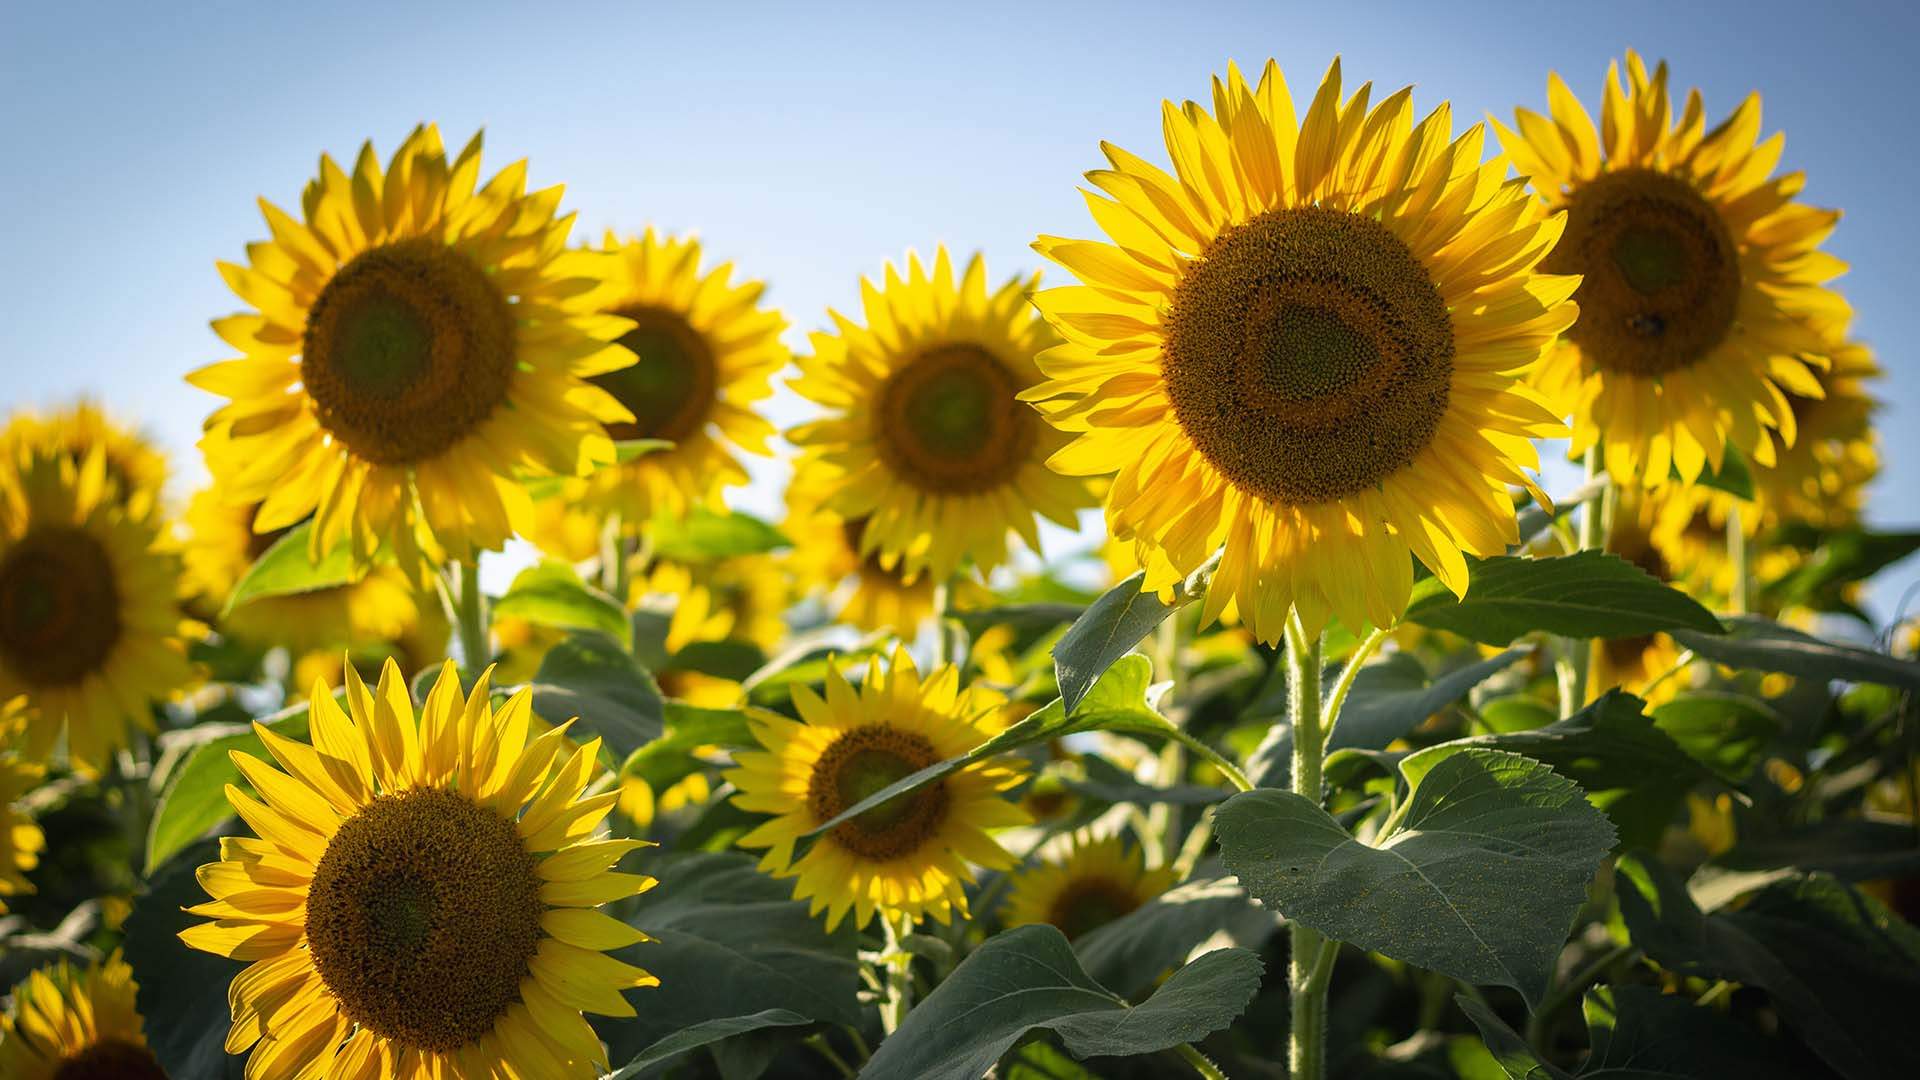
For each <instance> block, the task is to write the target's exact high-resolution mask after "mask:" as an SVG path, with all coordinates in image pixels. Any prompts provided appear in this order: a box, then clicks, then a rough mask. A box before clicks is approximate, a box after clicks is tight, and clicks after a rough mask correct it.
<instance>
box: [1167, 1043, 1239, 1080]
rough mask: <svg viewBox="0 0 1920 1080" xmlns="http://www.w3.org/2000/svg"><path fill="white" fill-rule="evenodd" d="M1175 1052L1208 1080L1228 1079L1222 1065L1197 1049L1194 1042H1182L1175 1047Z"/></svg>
mask: <svg viewBox="0 0 1920 1080" xmlns="http://www.w3.org/2000/svg"><path fill="white" fill-rule="evenodd" d="M1173 1052H1174V1053H1176V1054H1179V1055H1180V1057H1181V1060H1183V1061H1185V1062H1186V1063H1187V1064H1189V1065H1191V1066H1193V1071H1194V1072H1196V1073H1199V1074H1200V1075H1201V1076H1203V1077H1205V1078H1206V1080H1227V1074H1226V1073H1223V1072H1221V1071H1220V1066H1218V1065H1215V1064H1214V1063H1213V1062H1212V1061H1209V1060H1208V1059H1207V1055H1205V1054H1203V1053H1201V1052H1200V1051H1198V1050H1195V1049H1194V1048H1193V1044H1192V1043H1181V1044H1180V1045H1179V1046H1176V1047H1174V1048H1173Z"/></svg>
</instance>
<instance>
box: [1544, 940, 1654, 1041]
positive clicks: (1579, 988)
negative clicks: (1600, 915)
mask: <svg viewBox="0 0 1920 1080" xmlns="http://www.w3.org/2000/svg"><path fill="white" fill-rule="evenodd" d="M1638 951H1639V949H1638V948H1637V947H1636V946H1634V945H1632V944H1617V945H1615V946H1613V947H1612V948H1610V949H1608V950H1607V951H1606V952H1603V953H1601V954H1600V955H1599V956H1598V957H1595V958H1594V960H1593V961H1592V962H1591V963H1589V964H1588V965H1587V966H1586V967H1583V968H1581V969H1580V970H1579V971H1578V972H1577V973H1575V974H1574V976H1573V977H1572V978H1569V979H1565V980H1563V981H1561V982H1557V983H1554V984H1553V985H1552V986H1551V987H1548V989H1547V993H1546V996H1545V997H1542V998H1541V999H1540V1007H1539V1008H1537V1009H1535V1010H1533V1012H1532V1013H1530V1014H1528V1016H1527V1045H1529V1046H1531V1047H1533V1048H1534V1049H1535V1050H1538V1051H1539V1052H1540V1053H1542V1054H1545V1053H1546V1052H1547V1051H1548V1050H1549V1049H1550V1047H1549V1046H1548V1045H1547V1043H1548V1040H1549V1039H1550V1037H1551V1036H1552V1034H1553V1018H1554V1014H1556V1013H1558V1012H1559V1011H1560V1009H1561V1008H1562V1007H1563V1006H1565V1005H1566V1003H1567V1002H1568V1001H1570V1000H1572V999H1573V998H1574V996H1576V995H1578V994H1580V993H1581V992H1583V991H1584V990H1586V988H1587V984H1588V983H1591V982H1593V981H1594V980H1595V979H1598V978H1599V977H1600V976H1602V975H1604V974H1606V971H1607V969H1608V968H1610V967H1612V966H1613V965H1614V964H1615V963H1616V962H1618V961H1619V960H1621V959H1622V958H1623V957H1627V956H1630V955H1632V954H1633V953H1636V952H1638Z"/></svg>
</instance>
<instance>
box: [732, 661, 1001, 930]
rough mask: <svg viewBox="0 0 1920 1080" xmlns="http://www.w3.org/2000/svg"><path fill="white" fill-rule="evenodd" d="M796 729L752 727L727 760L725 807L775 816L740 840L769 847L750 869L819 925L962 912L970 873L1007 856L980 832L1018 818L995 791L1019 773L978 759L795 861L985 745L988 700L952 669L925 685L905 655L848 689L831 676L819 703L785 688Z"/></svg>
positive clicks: (877, 665) (771, 719)
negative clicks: (729, 792) (798, 850)
mask: <svg viewBox="0 0 1920 1080" xmlns="http://www.w3.org/2000/svg"><path fill="white" fill-rule="evenodd" d="M793 704H794V708H795V709H797V710H798V711H799V713H800V719H799V720H797V721H795V720H788V719H786V718H785V717H780V716H773V715H770V714H756V715H755V716H754V718H753V721H752V724H753V730H754V736H755V738H756V739H757V740H758V741H759V743H760V746H761V749H760V750H757V751H753V752H749V753H742V754H737V755H735V761H736V762H737V763H738V767H737V768H735V769H732V770H730V771H729V772H727V773H726V774H725V776H726V778H727V779H728V780H729V781H731V782H732V783H733V785H734V786H735V787H736V788H738V789H739V794H737V795H735V796H734V804H735V805H737V806H739V807H740V808H741V809H743V810H748V811H752V812H754V813H762V814H771V815H773V817H772V818H771V820H769V821H767V822H765V823H764V824H762V825H760V826H759V827H758V828H756V829H754V830H753V831H752V832H750V833H748V834H747V835H746V836H744V837H742V838H741V840H740V843H741V845H742V846H744V847H756V848H760V847H763V848H767V849H769V850H768V851H767V854H766V856H765V857H764V858H762V859H761V861H760V868H761V869H762V870H764V871H766V872H768V873H771V874H773V875H774V876H776V877H792V878H797V879H798V880H797V882H796V883H795V885H794V898H795V899H800V900H810V901H811V910H812V911H813V912H814V913H815V914H818V913H819V912H821V911H825V912H826V913H827V925H828V927H829V928H831V927H834V926H838V925H839V924H840V920H841V919H843V918H845V917H846V915H847V913H848V912H849V911H851V912H853V916H854V922H855V924H856V925H859V926H865V925H866V924H867V922H868V921H870V920H871V919H872V918H873V916H874V913H875V912H881V913H883V914H884V915H885V916H886V917H888V918H895V917H905V918H908V919H910V920H918V919H920V918H921V917H922V916H926V915H931V916H933V917H934V918H936V919H938V920H940V921H941V922H942V923H945V922H948V921H950V920H951V919H952V916H953V912H954V911H955V910H958V911H959V912H960V913H961V915H962V916H964V915H965V914H966V911H967V897H966V892H965V885H966V884H967V883H968V882H971V881H972V880H973V871H972V869H971V867H970V865H969V864H978V865H980V866H985V867H989V868H1003V867H1006V866H1009V865H1011V863H1012V859H1011V857H1010V856H1008V855H1007V853H1006V851H1005V850H1003V849H1002V848H1001V847H1000V845H999V844H997V843H995V842H994V840H993V839H992V838H991V837H990V836H989V835H988V830H990V829H996V828H1001V827H1004V826H1010V825H1019V824H1024V823H1025V822H1026V815H1024V814H1022V813H1021V812H1020V811H1019V809H1018V808H1016V807H1015V806H1014V804H1013V803H1011V802H1009V801H1007V800H1006V799H1005V798H1003V797H1002V796H1001V792H1004V791H1006V790H1007V789H1009V788H1011V787H1013V786H1015V785H1016V784H1018V783H1019V782H1020V779H1021V776H1022V775H1023V771H1022V769H1021V768H1020V767H1019V766H1018V765H1015V764H1011V763H1006V762H1000V761H981V762H975V763H974V764H972V765H968V766H967V767H965V768H963V769H959V770H956V771H954V772H952V773H949V774H947V775H946V776H945V777H943V778H941V779H940V780H937V781H935V782H934V783H931V784H928V785H926V786H925V787H922V788H920V789H919V790H917V791H915V792H913V793H911V794H909V795H905V796H901V797H899V798H896V799H894V800H892V801H890V802H887V803H883V804H882V805H880V806H877V807H875V808H874V809H872V810H869V811H867V812H866V813H865V814H863V815H861V816H859V817H856V818H854V819H853V820H851V821H848V822H846V823H845V824H843V825H841V826H839V827H838V828H836V829H834V830H833V831H832V832H830V833H827V834H826V835H825V836H823V837H821V838H820V840H819V842H818V843H816V844H814V846H813V847H812V848H811V849H809V850H808V851H807V853H806V854H805V855H802V856H800V857H799V858H797V859H796V858H795V857H794V847H795V845H796V844H797V843H798V842H799V840H800V837H801V836H803V835H804V834H806V833H808V832H810V831H812V830H813V829H815V828H817V827H819V826H821V825H824V824H826V823H827V822H828V821H830V820H832V819H833V818H835V817H837V816H838V815H839V814H840V813H841V811H843V810H846V809H848V808H849V807H851V806H853V805H855V804H857V803H859V802H860V801H861V800H862V799H865V798H866V797H868V796H869V795H873V794H875V793H877V792H879V791H881V790H882V789H884V788H885V787H887V786H888V785H889V784H892V783H893V782H894V781H896V780H901V779H904V778H905V777H908V776H910V775H912V774H913V773H916V772H918V771H920V770H921V769H924V768H926V767H927V766H929V765H932V764H934V763H935V762H939V761H944V760H946V759H948V758H953V757H958V756H960V755H961V754H964V753H966V752H967V751H969V750H972V749H973V748H974V747H976V746H978V745H979V744H980V743H981V742H983V741H985V739H986V738H987V735H988V734H989V729H988V727H987V725H988V724H990V722H991V721H990V718H989V717H990V714H991V713H992V712H993V711H994V710H995V709H996V708H997V707H998V705H999V699H998V696H997V695H994V694H991V693H989V692H987V691H985V690H982V689H979V688H968V689H966V690H961V689H960V676H959V672H958V671H956V670H955V669H954V668H953V667H951V666H943V667H940V668H938V669H936V670H935V671H933V672H932V673H931V674H930V675H928V676H927V677H926V678H924V679H922V678H921V676H920V673H919V671H918V670H917V669H916V668H915V667H914V664H913V660H912V658H911V657H909V656H908V655H907V653H906V650H904V649H901V648H896V649H895V650H894V653H893V656H892V657H891V659H890V661H889V662H888V663H887V664H884V665H883V664H882V663H881V662H880V660H879V658H878V657H876V658H874V659H873V660H872V661H870V662H869V663H868V665H867V669H866V673H865V678H864V679H863V681H862V682H861V684H860V686H859V687H858V688H856V687H854V686H853V685H851V684H850V683H849V682H848V681H847V680H846V678H845V676H843V675H842V674H841V673H840V671H839V669H838V667H837V666H830V667H829V669H828V672H827V683H826V695H825V696H824V697H822V696H821V695H819V694H816V693H814V692H813V691H812V690H811V689H809V688H807V687H804V686H796V687H795V688H794V691H793Z"/></svg>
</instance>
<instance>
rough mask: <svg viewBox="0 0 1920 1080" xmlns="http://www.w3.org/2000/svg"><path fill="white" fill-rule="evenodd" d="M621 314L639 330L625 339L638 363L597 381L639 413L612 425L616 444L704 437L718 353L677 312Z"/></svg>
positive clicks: (622, 341) (633, 310)
mask: <svg viewBox="0 0 1920 1080" xmlns="http://www.w3.org/2000/svg"><path fill="white" fill-rule="evenodd" d="M615 314H617V315H620V316H623V317H625V318H629V319H632V320H633V321H634V322H636V323H638V324H639V325H637V326H635V327H634V328H633V329H631V330H629V331H627V332H626V333H625V334H623V335H621V337H620V344H621V345H623V346H625V347H626V348H627V349H628V350H629V351H631V352H632V353H633V355H634V356H636V357H637V358H638V359H637V360H635V361H634V363H633V365H632V366H631V367H623V368H620V369H619V370H617V371H609V372H607V373H605V374H604V375H596V376H594V377H593V379H592V382H593V384H594V385H595V386H598V387H599V388H601V389H602V390H605V391H606V392H607V393H609V394H612V395H613V396H614V398H615V399H616V400H618V401H619V402H620V404H622V405H625V406H626V407H627V411H628V412H630V413H632V414H633V420H632V421H631V422H627V421H622V422H620V423H617V424H609V425H607V433H608V434H609V435H611V436H613V437H614V438H616V439H672V440H675V441H678V440H681V439H685V438H687V437H688V436H690V435H693V434H694V433H695V432H698V431H699V430H700V428H701V426H702V425H703V424H705V423H706V422H707V415H708V412H709V410H710V407H711V406H712V404H713V401H714V396H715V394H716V393H717V386H718V375H719V372H718V370H717V368H716V366H715V364H714V357H713V348H712V347H711V346H710V345H708V344H707V339H706V337H705V335H703V334H701V333H700V331H698V330H695V329H694V328H693V326H692V324H690V323H688V322H687V320H686V317H685V316H684V315H682V314H680V313H679V312H677V311H668V310H667V309H665V308H656V307H646V306H640V307H630V308H622V309H621V310H620V311H618V312H615Z"/></svg>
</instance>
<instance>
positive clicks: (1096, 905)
mask: <svg viewBox="0 0 1920 1080" xmlns="http://www.w3.org/2000/svg"><path fill="white" fill-rule="evenodd" d="M1139 906H1140V897H1139V896H1138V895H1137V894H1135V892H1134V891H1133V890H1132V889H1129V888H1127V887H1126V886H1125V885H1122V884H1120V883H1119V882H1117V881H1112V880H1109V879H1107V878H1104V877H1086V878H1079V879H1076V880H1074V881H1072V882H1069V883H1068V885H1067V887H1066V888H1064V889H1062V890H1060V895H1059V896H1056V897H1054V900H1053V903H1052V905H1051V906H1049V907H1048V908H1047V921H1048V922H1050V923H1052V924H1053V925H1054V926H1056V927H1058V928H1059V929H1060V932H1061V933H1062V934H1065V935H1066V937H1067V940H1068V941H1072V940H1074V939H1075V938H1077V937H1079V936H1080V935H1082V934H1085V933H1087V932H1089V931H1091V930H1094V929H1096V928H1098V927H1102V926H1105V925H1107V924H1108V923H1110V922H1112V921H1113V920H1115V919H1117V918H1119V917H1120V916H1122V915H1125V914H1127V913H1128V912H1130V911H1132V910H1133V909H1135V908H1137V907H1139Z"/></svg>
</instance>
